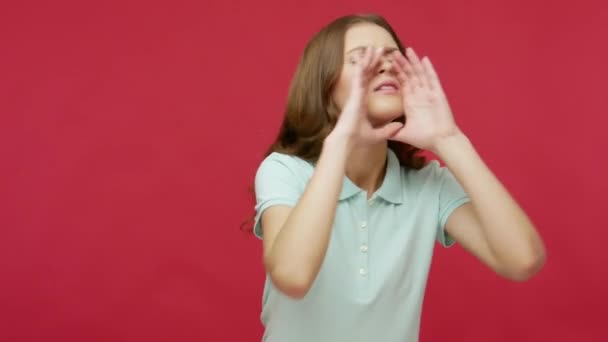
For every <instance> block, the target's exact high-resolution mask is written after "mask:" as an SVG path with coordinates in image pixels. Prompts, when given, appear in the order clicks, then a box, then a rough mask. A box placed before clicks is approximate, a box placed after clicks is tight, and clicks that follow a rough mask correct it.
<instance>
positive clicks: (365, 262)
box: [357, 195, 370, 291]
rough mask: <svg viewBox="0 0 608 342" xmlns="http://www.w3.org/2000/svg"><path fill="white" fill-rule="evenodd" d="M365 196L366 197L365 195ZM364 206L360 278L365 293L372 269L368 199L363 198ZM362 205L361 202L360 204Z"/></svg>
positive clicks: (359, 222)
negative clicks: (370, 261)
mask: <svg viewBox="0 0 608 342" xmlns="http://www.w3.org/2000/svg"><path fill="white" fill-rule="evenodd" d="M364 196H365V195H364ZM363 200H364V201H362V204H363V205H361V206H360V208H361V209H362V210H361V211H360V214H359V215H360V217H359V221H358V222H357V224H358V226H359V227H358V231H359V234H358V235H359V250H358V253H359V260H360V263H359V277H360V278H362V280H363V281H362V282H361V290H362V291H364V290H365V289H366V288H367V283H368V281H369V277H370V269H369V253H368V252H369V217H370V215H369V208H368V204H369V202H368V200H367V198H363ZM360 203H361V202H360Z"/></svg>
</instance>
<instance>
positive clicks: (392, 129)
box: [374, 122, 403, 140]
mask: <svg viewBox="0 0 608 342" xmlns="http://www.w3.org/2000/svg"><path fill="white" fill-rule="evenodd" d="M401 128H403V124H402V123H401V122H391V123H388V124H386V125H384V126H382V127H380V128H376V129H374V138H376V139H377V140H388V139H390V138H391V137H393V136H394V135H395V134H397V132H399V130H400V129H401Z"/></svg>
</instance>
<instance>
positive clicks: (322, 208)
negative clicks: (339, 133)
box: [267, 137, 347, 287]
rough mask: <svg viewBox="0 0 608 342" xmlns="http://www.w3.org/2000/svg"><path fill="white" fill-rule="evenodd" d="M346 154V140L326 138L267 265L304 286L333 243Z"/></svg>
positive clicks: (274, 271) (307, 284) (274, 272)
mask: <svg viewBox="0 0 608 342" xmlns="http://www.w3.org/2000/svg"><path fill="white" fill-rule="evenodd" d="M346 157H347V146H346V144H345V143H344V142H343V140H338V139H333V137H332V138H328V139H327V140H326V143H325V145H324V147H323V151H322V153H321V155H320V157H319V160H318V162H317V165H316V167H315V171H314V173H313V176H312V177H311V179H310V181H309V183H308V185H307V187H306V189H305V191H304V193H303V194H302V196H301V197H300V199H299V201H298V203H297V205H296V206H295V207H294V208H293V209H292V210H291V212H290V214H289V216H288V218H287V220H286V222H285V224H284V225H283V227H282V228H281V230H280V232H279V233H278V235H277V237H276V238H275V241H274V243H273V245H272V248H271V251H270V255H269V256H268V262H267V266H268V268H269V271H270V272H271V273H273V274H274V275H275V276H276V277H278V278H280V279H282V280H284V281H286V282H291V283H295V284H300V285H301V286H304V287H307V286H310V284H311V283H312V282H313V281H314V278H315V277H316V275H317V273H318V271H319V268H320V266H321V263H322V261H323V258H324V257H325V253H326V250H327V246H328V243H329V237H330V234H331V228H332V226H333V222H334V217H335V212H336V207H337V204H338V198H339V194H340V192H341V190H342V182H343V178H344V170H345V163H346ZM302 284H304V285H302Z"/></svg>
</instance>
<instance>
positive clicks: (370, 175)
mask: <svg viewBox="0 0 608 342" xmlns="http://www.w3.org/2000/svg"><path fill="white" fill-rule="evenodd" d="M387 152H388V144H387V143H386V142H384V143H380V144H376V145H368V146H364V147H359V148H357V149H355V150H353V151H351V153H350V155H349V158H348V162H347V165H346V177H348V178H349V179H350V181H351V182H353V183H354V184H355V185H357V186H358V187H359V188H361V189H363V190H365V191H367V197H368V198H369V197H371V196H372V195H373V193H374V192H375V191H376V190H378V188H379V187H380V185H381V184H382V181H383V180H384V174H385V170H386V164H387Z"/></svg>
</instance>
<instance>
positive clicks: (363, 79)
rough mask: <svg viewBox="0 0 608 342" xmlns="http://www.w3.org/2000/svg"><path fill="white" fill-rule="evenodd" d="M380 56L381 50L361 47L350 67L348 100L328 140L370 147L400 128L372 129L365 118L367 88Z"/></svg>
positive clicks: (399, 124) (383, 127) (395, 125)
mask: <svg viewBox="0 0 608 342" xmlns="http://www.w3.org/2000/svg"><path fill="white" fill-rule="evenodd" d="M384 53H385V52H384V49H383V48H373V47H367V48H365V51H364V53H363V57H362V58H361V59H360V60H359V62H357V64H356V65H355V66H354V70H353V75H352V78H351V89H350V93H349V97H348V100H347V101H346V103H345V105H344V108H343V109H342V113H340V117H339V118H338V121H337V123H336V126H335V127H334V129H333V130H332V132H331V133H330V137H332V136H333V137H340V138H339V139H346V140H347V142H348V145H349V146H356V145H360V144H373V143H378V142H381V141H386V140H388V139H389V138H390V137H392V136H393V135H394V134H395V133H396V132H397V131H398V130H399V129H401V127H403V124H402V123H400V122H390V123H388V124H386V125H384V126H381V127H374V126H372V124H371V123H370V121H369V119H368V116H367V94H368V92H369V90H368V86H369V84H370V81H371V80H372V79H373V78H374V77H375V76H376V75H377V71H378V67H379V65H380V63H381V60H382V57H383V55H384ZM328 138H329V137H328Z"/></svg>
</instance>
